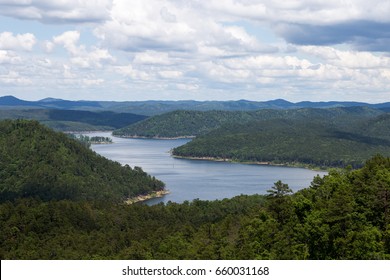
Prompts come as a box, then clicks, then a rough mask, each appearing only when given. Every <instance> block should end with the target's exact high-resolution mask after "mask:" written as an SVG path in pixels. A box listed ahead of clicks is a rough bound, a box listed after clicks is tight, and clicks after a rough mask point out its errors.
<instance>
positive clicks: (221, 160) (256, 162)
mask: <svg viewBox="0 0 390 280" xmlns="http://www.w3.org/2000/svg"><path fill="white" fill-rule="evenodd" d="M171 156H172V157H173V158H177V159H188V160H204V161H214V162H229V163H239V164H253V165H267V166H278V167H293V168H305V169H309V170H312V171H323V172H328V171H329V169H330V167H329V168H327V169H324V168H321V167H317V166H311V165H308V164H304V163H295V164H292V163H273V162H271V161H238V160H233V159H230V158H216V157H190V156H177V155H173V154H172V153H171Z"/></svg>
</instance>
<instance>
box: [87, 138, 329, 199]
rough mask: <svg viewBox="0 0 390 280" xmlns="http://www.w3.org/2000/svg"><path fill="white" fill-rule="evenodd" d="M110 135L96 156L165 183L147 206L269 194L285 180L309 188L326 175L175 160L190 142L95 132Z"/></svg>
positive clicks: (296, 187) (302, 171)
mask: <svg viewBox="0 0 390 280" xmlns="http://www.w3.org/2000/svg"><path fill="white" fill-rule="evenodd" d="M89 135H91V136H93V135H99V136H109V137H111V138H112V139H113V141H114V144H109V145H92V149H93V150H94V151H96V152H97V153H99V154H101V155H103V156H105V157H107V158H109V159H111V160H115V161H118V162H120V163H122V164H128V165H130V166H132V167H134V166H140V167H142V169H143V170H144V171H146V172H148V173H149V174H151V175H153V176H155V177H156V178H158V179H160V180H162V181H163V182H165V184H166V188H167V189H168V190H170V192H171V193H170V194H168V195H166V196H165V197H163V198H157V199H153V200H150V201H148V202H147V204H156V203H159V202H168V201H173V202H179V203H180V202H183V201H185V200H189V201H191V200H193V199H196V198H199V199H201V200H214V199H223V198H230V197H233V196H236V195H240V194H255V193H260V194H264V193H266V190H268V189H270V187H272V186H273V184H274V182H276V181H278V180H282V181H283V182H284V183H287V184H288V185H289V186H290V188H291V189H292V190H294V191H296V190H299V189H301V188H305V187H308V186H309V185H310V182H311V181H312V179H313V177H314V176H316V175H317V174H319V175H321V176H322V175H325V174H326V172H320V171H312V170H308V169H303V168H291V167H279V166H261V165H250V164H238V163H227V162H211V161H202V160H186V159H175V158H172V157H171V156H170V150H171V149H172V148H174V147H177V146H180V145H183V144H185V143H186V142H188V141H190V140H188V139H178V140H155V139H124V138H117V137H112V136H110V133H107V132H105V133H92V134H89Z"/></svg>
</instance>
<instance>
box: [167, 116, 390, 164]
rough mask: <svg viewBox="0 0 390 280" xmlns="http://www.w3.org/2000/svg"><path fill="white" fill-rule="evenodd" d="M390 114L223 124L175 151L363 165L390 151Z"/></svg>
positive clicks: (255, 159)
mask: <svg viewBox="0 0 390 280" xmlns="http://www.w3.org/2000/svg"><path fill="white" fill-rule="evenodd" d="M389 128H390V115H381V116H379V117H376V118H373V119H370V120H367V121H366V120H364V121H359V122H357V121H355V122H353V123H351V125H350V126H349V127H348V128H347V127H345V128H342V129H341V128H339V127H337V126H336V125H334V124H332V123H330V122H328V120H325V121H322V120H313V119H308V120H306V121H303V120H284V119H278V120H276V119H275V120H268V121H257V122H251V123H247V124H232V125H226V126H223V127H221V128H219V129H217V130H214V131H212V132H210V133H208V134H206V135H203V136H199V137H197V138H195V139H194V140H192V141H191V142H189V143H187V144H185V145H183V146H180V147H177V148H175V149H174V150H173V154H174V155H176V156H184V157H195V158H216V159H229V160H233V161H240V162H269V163H271V164H287V165H302V164H303V165H305V166H310V167H321V168H327V167H345V166H347V165H351V166H352V167H354V168H357V167H361V166H362V165H363V164H364V162H365V161H366V160H367V159H369V158H370V157H372V156H373V155H375V154H377V153H380V154H383V155H386V156H390V134H389V131H390V130H389Z"/></svg>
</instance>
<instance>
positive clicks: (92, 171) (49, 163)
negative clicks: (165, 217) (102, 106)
mask: <svg viewBox="0 0 390 280" xmlns="http://www.w3.org/2000/svg"><path fill="white" fill-rule="evenodd" d="M0 147H1V149H0V201H6V200H14V199H16V198H23V197H38V198H40V199H41V200H45V201H46V200H53V199H55V200H61V199H71V200H93V201H96V200H102V201H103V200H107V201H117V202H118V201H124V200H125V199H126V198H129V197H133V196H136V195H141V194H147V193H150V192H152V191H159V190H162V189H163V188H164V184H163V183H162V182H161V181H158V180H157V179H155V178H153V177H151V176H149V175H148V174H146V173H145V172H144V171H143V170H142V169H141V168H139V167H135V168H134V169H132V168H131V167H129V166H128V165H127V166H121V165H120V164H119V163H117V162H113V161H110V160H108V159H106V158H104V157H102V156H100V155H98V154H96V153H95V152H93V151H91V150H90V149H88V148H87V147H85V145H83V144H82V143H80V142H78V141H76V140H73V139H70V138H69V137H68V136H66V135H65V134H63V133H60V132H54V131H53V130H51V129H49V128H46V127H45V126H43V125H41V124H39V123H38V122H37V121H27V120H16V121H11V120H5V121H0Z"/></svg>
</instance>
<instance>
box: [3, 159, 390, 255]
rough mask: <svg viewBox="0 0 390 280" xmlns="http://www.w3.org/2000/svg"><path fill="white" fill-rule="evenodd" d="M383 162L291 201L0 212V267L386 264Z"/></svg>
mask: <svg viewBox="0 0 390 280" xmlns="http://www.w3.org/2000/svg"><path fill="white" fill-rule="evenodd" d="M389 178H390V158H385V157H382V156H375V157H373V158H372V159H370V160H369V161H368V162H367V163H366V164H365V166H364V167H363V168H361V169H358V170H350V169H343V170H337V171H336V170H332V171H330V172H329V174H328V175H326V176H324V177H323V178H320V177H316V178H315V179H314V180H313V184H312V186H311V187H310V188H307V189H303V190H300V191H298V192H296V193H294V194H291V192H290V189H289V188H288V186H287V185H286V184H283V183H282V182H280V181H278V182H276V183H275V185H274V186H270V187H271V189H270V192H269V194H270V195H265V196H260V195H252V196H246V195H241V196H238V197H234V198H232V199H224V200H217V201H201V200H194V201H192V202H188V201H186V202H184V203H182V204H177V203H171V202H169V203H167V204H166V205H164V204H158V205H154V206H147V205H143V204H134V205H123V204H112V203H109V202H107V201H105V202H102V201H100V202H91V201H69V200H61V201H47V202H43V201H41V200H38V199H33V198H24V199H18V200H16V201H13V202H9V201H7V202H4V203H2V204H0V258H1V259H390V223H389V216H388V214H389V204H390V196H389V193H390V189H389V188H390V180H389Z"/></svg>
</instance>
